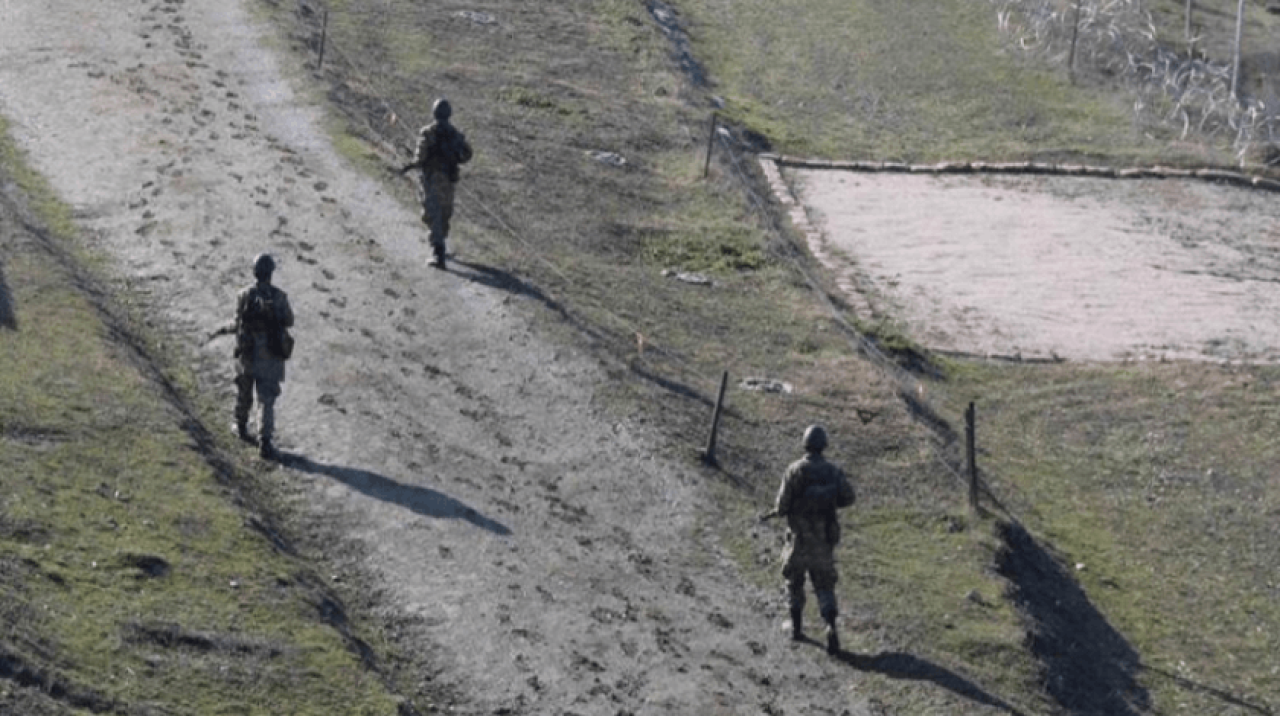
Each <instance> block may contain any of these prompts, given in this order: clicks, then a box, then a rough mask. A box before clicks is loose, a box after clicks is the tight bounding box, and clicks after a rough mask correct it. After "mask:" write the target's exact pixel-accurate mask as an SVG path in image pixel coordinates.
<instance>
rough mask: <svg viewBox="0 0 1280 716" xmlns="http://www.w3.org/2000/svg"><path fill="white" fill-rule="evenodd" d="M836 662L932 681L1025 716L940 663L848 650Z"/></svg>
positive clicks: (912, 657)
mask: <svg viewBox="0 0 1280 716" xmlns="http://www.w3.org/2000/svg"><path fill="white" fill-rule="evenodd" d="M836 659H838V660H840V661H841V662H843V663H845V664H848V665H849V666H851V667H853V668H855V669H857V670H858V671H870V672H875V673H877V674H883V675H885V676H887V677H889V678H891V679H911V680H913V681H932V682H933V683H935V684H937V685H938V686H941V687H942V688H944V689H947V690H948V691H951V692H952V693H955V694H958V695H960V696H963V697H965V698H966V699H969V700H970V701H976V702H977V703H980V704H983V705H985V706H992V707H994V708H998V709H1001V710H1003V711H1005V712H1008V713H1010V714H1015V716H1023V713H1022V712H1021V711H1019V710H1018V709H1017V708H1015V707H1014V706H1013V705H1011V704H1009V703H1007V702H1005V701H1004V700H1003V699H1001V698H999V697H997V696H993V695H991V694H989V693H987V692H986V691H984V690H983V689H982V687H980V686H978V685H977V684H975V683H973V682H972V681H969V680H968V679H966V678H964V677H963V676H960V675H959V674H957V673H955V672H954V671H951V670H949V669H945V668H943V667H941V666H938V665H937V664H934V663H932V662H929V661H925V660H924V659H921V658H920V657H917V656H912V655H911V654H903V653H901V652H881V653H879V654H875V655H874V656H864V655H862V654H854V653H852V652H848V651H841V652H840V653H838V654H836Z"/></svg>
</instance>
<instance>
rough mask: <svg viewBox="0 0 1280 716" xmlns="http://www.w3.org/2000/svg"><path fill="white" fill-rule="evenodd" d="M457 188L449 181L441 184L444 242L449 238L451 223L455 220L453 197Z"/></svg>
mask: <svg viewBox="0 0 1280 716" xmlns="http://www.w3.org/2000/svg"><path fill="white" fill-rule="evenodd" d="M455 188H456V187H455V186H454V183H453V182H451V181H449V180H448V179H444V180H442V181H441V182H440V230H441V231H442V232H444V233H443V234H441V237H440V240H441V241H442V242H443V241H444V240H446V239H448V238H449V222H450V221H452V220H453V196H454V189H455Z"/></svg>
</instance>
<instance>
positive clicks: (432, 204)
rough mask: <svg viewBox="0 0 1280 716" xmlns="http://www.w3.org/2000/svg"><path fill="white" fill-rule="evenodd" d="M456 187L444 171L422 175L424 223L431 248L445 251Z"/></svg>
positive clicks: (426, 172)
mask: <svg viewBox="0 0 1280 716" xmlns="http://www.w3.org/2000/svg"><path fill="white" fill-rule="evenodd" d="M453 194H454V185H453V182H451V181H449V176H448V175H447V174H445V172H443V171H439V170H432V171H425V172H423V173H422V221H423V223H425V224H426V225H427V229H428V234H427V238H428V240H429V241H430V242H431V247H432V248H433V249H437V250H440V251H443V250H444V240H445V239H447V238H448V237H449V221H450V220H451V219H452V218H453Z"/></svg>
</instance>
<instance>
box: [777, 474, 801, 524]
mask: <svg viewBox="0 0 1280 716" xmlns="http://www.w3.org/2000/svg"><path fill="white" fill-rule="evenodd" d="M795 484H796V480H795V471H794V470H792V469H791V468H787V472H786V474H784V475H783V476H782V486H781V487H779V488H778V498H777V499H776V500H774V503H773V511H774V513H776V514H777V515H779V516H786V515H787V514H790V512H791V503H792V501H793V500H795V493H796V488H795Z"/></svg>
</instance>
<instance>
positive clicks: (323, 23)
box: [316, 8, 329, 70]
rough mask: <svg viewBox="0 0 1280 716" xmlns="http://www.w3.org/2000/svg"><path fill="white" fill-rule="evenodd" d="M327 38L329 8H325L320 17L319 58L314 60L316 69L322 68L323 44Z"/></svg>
mask: <svg viewBox="0 0 1280 716" xmlns="http://www.w3.org/2000/svg"><path fill="white" fill-rule="evenodd" d="M328 38H329V9H328V8H325V11H324V14H323V15H322V16H321V19H320V59H319V61H317V62H316V69H317V70H323V69H324V46H325V42H326V41H327V40H328Z"/></svg>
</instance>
